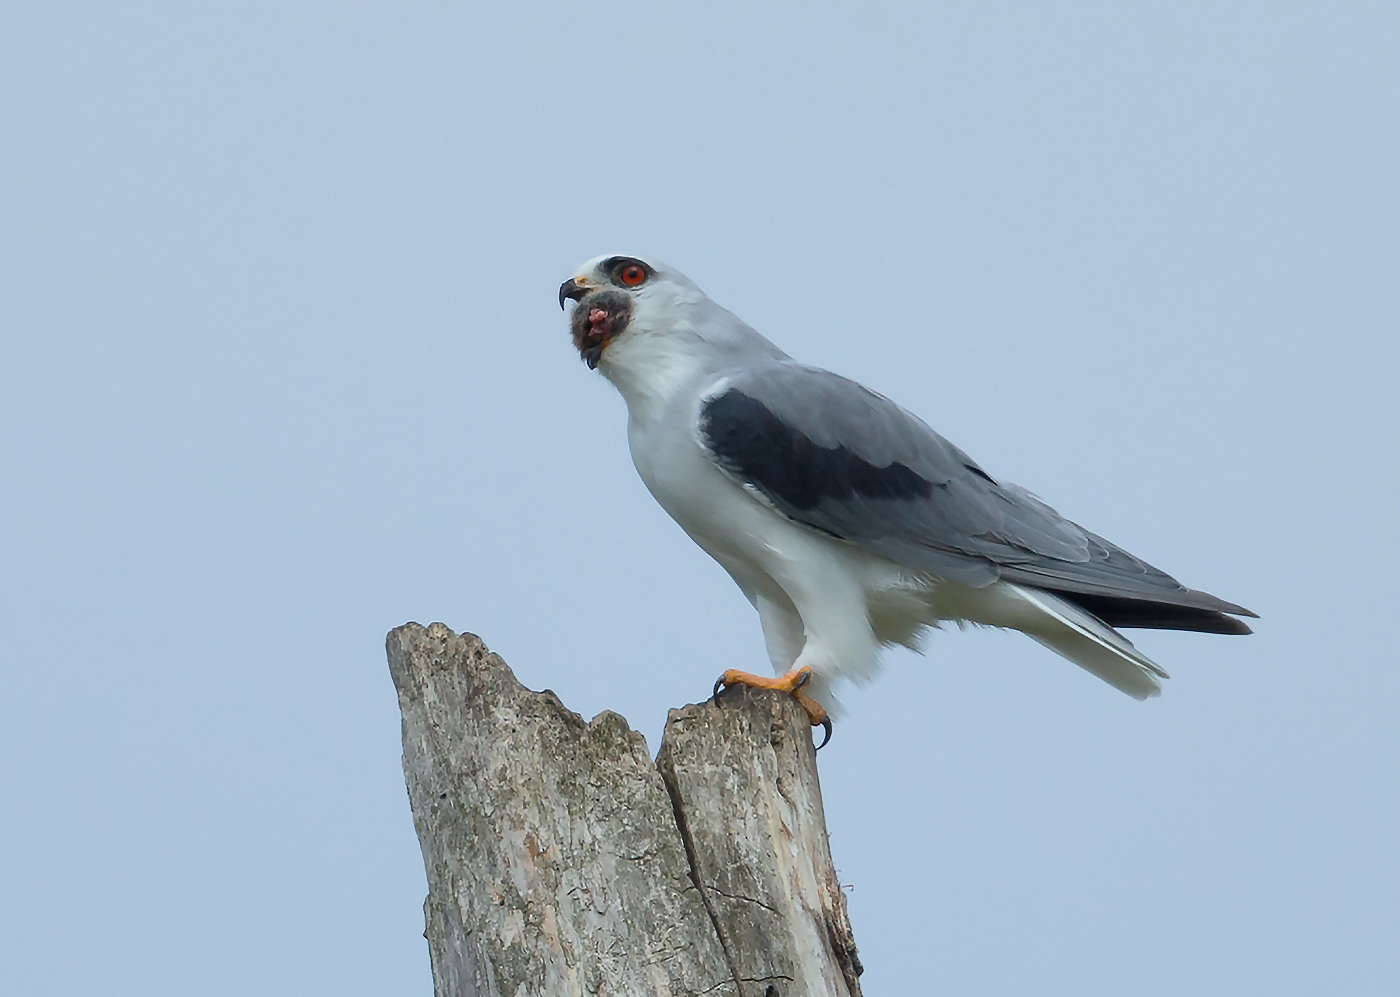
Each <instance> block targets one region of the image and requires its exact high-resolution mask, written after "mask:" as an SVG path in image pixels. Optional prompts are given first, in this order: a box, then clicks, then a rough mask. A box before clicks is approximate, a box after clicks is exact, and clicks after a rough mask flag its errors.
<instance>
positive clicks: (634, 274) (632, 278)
mask: <svg viewBox="0 0 1400 997" xmlns="http://www.w3.org/2000/svg"><path fill="white" fill-rule="evenodd" d="M617 277H618V280H620V281H622V283H624V284H626V285H627V286H628V287H636V286H637V285H638V284H640V283H641V282H642V281H644V280H646V279H647V272H646V268H645V267H642V266H639V265H637V264H636V263H629V264H627V265H626V266H625V267H623V268H622V272H621V273H619V274H618V275H617Z"/></svg>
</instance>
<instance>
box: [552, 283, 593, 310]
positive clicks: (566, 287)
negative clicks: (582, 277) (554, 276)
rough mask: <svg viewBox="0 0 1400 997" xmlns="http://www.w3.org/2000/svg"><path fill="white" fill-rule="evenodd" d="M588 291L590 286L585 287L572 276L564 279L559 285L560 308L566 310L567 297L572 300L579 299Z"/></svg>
mask: <svg viewBox="0 0 1400 997" xmlns="http://www.w3.org/2000/svg"><path fill="white" fill-rule="evenodd" d="M587 293H588V288H586V287H584V286H583V285H582V284H580V283H579V282H578V281H577V280H575V279H574V278H572V277H570V278H569V279H568V280H566V281H564V283H562V284H560V285H559V310H560V311H563V310H564V300H565V299H566V298H567V299H569V300H571V301H577V300H578V299H579V298H581V297H583V296H584V295H585V294H587Z"/></svg>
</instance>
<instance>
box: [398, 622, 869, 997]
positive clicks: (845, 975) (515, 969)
mask: <svg viewBox="0 0 1400 997" xmlns="http://www.w3.org/2000/svg"><path fill="white" fill-rule="evenodd" d="M388 652H389V667H390V671H391V673H392V674H393V677H394V684H395V686H396V688H397V689H398V693H399V705H400V709H401V710H402V713H403V746H404V773H405V776H406V779H407V782H408V793H409V802H410V804H411V806H412V809H413V817H414V825H415V827H416V828H417V831H418V838H419V842H420V844H421V845H422V849H423V860H424V865H425V866H426V868H427V873H428V898H427V900H426V902H425V904H424V914H425V917H426V921H427V931H426V932H425V934H426V937H427V939H428V948H429V954H430V957H431V960H432V967H433V980H434V989H435V993H436V995H437V997H467V995H473V997H474V995H483V997H486V995H490V997H534V995H540V997H543V995H550V997H554V995H564V994H568V995H579V997H582V995H597V994H606V995H618V997H622V995H628V997H630V995H638V997H653V995H654V997H684V995H697V997H698V995H701V994H706V995H716V997H750V995H753V997H799V995H808V994H811V995H826V994H833V995H835V994H840V995H847V994H849V995H859V992H860V991H859V986H858V984H857V983H856V974H857V973H858V972H859V962H858V961H857V960H856V957H855V948H854V944H853V942H852V941H851V936H850V925H849V923H848V922H847V920H846V913H845V902H844V899H845V898H844V895H843V894H842V892H841V890H840V886H839V884H838V883H837V881H836V877H835V873H834V871H833V870H832V868H831V858H830V853H829V850H828V847H827V841H826V829H825V821H824V818H823V815H822V809H821V795H820V790H819V788H818V785H817V774H816V766H815V762H814V758H813V751H812V747H811V741H810V736H809V734H808V729H807V726H806V723H805V718H804V717H803V716H802V714H801V712H800V711H799V710H797V709H796V707H795V705H794V704H792V702H791V700H790V699H789V698H788V697H785V696H780V695H775V694H772V693H766V692H749V691H747V690H741V691H736V692H735V693H733V694H726V695H725V696H723V697H722V699H723V700H724V702H723V703H722V704H719V705H716V704H714V703H710V704H706V705H701V706H690V707H686V708H685V709H683V710H674V711H672V714H671V718H670V721H669V722H668V724H667V731H666V734H665V736H664V737H663V741H662V757H661V759H660V761H659V763H654V762H653V761H652V760H651V757H650V755H649V753H648V751H647V746H646V741H645V739H644V738H643V737H642V736H641V735H640V734H638V733H636V732H634V731H632V730H630V729H629V728H628V726H627V723H626V721H625V720H624V719H623V718H622V717H619V716H617V715H616V714H614V713H602V714H600V715H599V716H598V717H596V718H595V719H594V720H593V721H592V722H591V723H585V722H584V720H583V719H582V718H581V717H579V716H578V715H577V714H575V713H573V712H571V711H569V710H568V709H566V708H565V707H564V706H563V705H562V704H561V703H560V702H559V700H558V698H557V697H555V695H554V694H553V693H552V692H549V691H545V692H541V693H536V692H530V691H529V690H527V689H525V688H524V687H523V686H521V685H520V683H519V682H517V681H516V680H515V677H514V675H513V674H511V671H510V669H509V668H508V667H507V666H506V664H505V662H503V661H502V660H501V659H500V658H499V657H497V656H496V655H494V654H492V653H491V652H490V651H488V650H487V648H486V647H485V645H484V644H483V643H482V642H481V641H480V639H479V638H477V637H475V636H473V635H471V634H463V635H461V636H458V635H457V634H454V633H453V632H452V631H451V630H450V629H448V628H447V627H445V626H443V625H442V624H440V623H434V624H433V625H432V626H430V627H422V626H419V625H418V624H414V623H410V624H407V625H405V626H403V627H399V628H398V629H396V630H394V631H393V632H391V633H390V634H389V638H388Z"/></svg>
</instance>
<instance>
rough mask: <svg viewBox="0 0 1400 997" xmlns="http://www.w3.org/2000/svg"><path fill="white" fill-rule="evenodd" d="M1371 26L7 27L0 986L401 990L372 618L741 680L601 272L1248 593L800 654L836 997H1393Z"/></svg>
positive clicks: (1388, 299) (0, 235)
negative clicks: (650, 469) (848, 944)
mask: <svg viewBox="0 0 1400 997" xmlns="http://www.w3.org/2000/svg"><path fill="white" fill-rule="evenodd" d="M974 6H975V8H976V9H975V10H969V9H968V8H969V7H974ZM1397 10H1400V8H1397V7H1396V6H1395V5H1394V4H1387V3H1373V4H1346V3H1326V4H1322V3H1315V4H1283V3H1256V4H1232V5H1219V4H1178V3H1171V4H1168V3H1160V4H1135V5H1123V4H1110V3H1100V4H1077V5H1053V6H1052V5H1045V4H1022V5H997V4H977V5H968V4H944V5H919V7H918V8H917V10H916V8H915V6H914V5H912V4H911V5H906V6H905V7H903V8H887V9H886V10H884V11H883V12H871V11H870V10H868V9H864V8H862V7H859V6H856V5H850V6H834V5H824V4H823V5H818V4H801V5H798V4H787V5H783V4H773V5H762V6H760V5H745V6H739V5H733V6H717V5H659V4H632V3H613V4H594V5H575V6H565V5H557V6H529V7H527V6H522V5H491V6H490V7H487V6H485V5H483V6H482V7H481V8H480V9H475V8H473V7H472V6H470V5H466V4H462V3H455V4H450V3H396V4H387V3H385V4H362V3H356V4H348V3H335V4H333V3H319V4H309V3H276V4H271V3H249V2H240V3H220V4H214V3H200V4H188V3H168V4H154V3H127V4H105V5H104V4H62V3H43V4H27V5H21V4H11V5H9V6H7V7H6V8H5V10H4V11H3V13H0V115H3V117H0V336H2V337H3V346H2V347H0V461H3V465H2V466H3V469H4V471H3V476H0V511H2V512H3V515H4V519H3V522H4V524H5V525H4V529H3V532H0V537H3V544H4V548H3V561H0V585H3V590H0V626H3V632H4V633H5V634H6V642H5V645H6V646H5V652H4V657H3V665H0V991H3V992H4V993H6V994H24V995H70V994H71V995H78V994H82V995H92V994H121V995H125V994H132V995H137V994H139V995H142V997H150V995H165V994H171V995H174V994H181V995H183V994H188V993H191V992H197V993H200V994H208V995H246V994H253V993H256V994H266V995H281V994H286V995H302V994H307V993H335V994H345V995H354V994H367V995H368V994H375V995H378V994H390V993H392V994H428V993H430V981H429V975H428V959H427V952H426V948H425V945H424V943H423V940H422V938H421V937H420V933H421V931H422V913H421V908H420V904H421V901H422V898H423V894H424V891H425V883H424V878H423V871H422V864H421V860H420V857H419V853H418V846H417V842H416V840H415V838H414V835H413V828H412V824H411V821H410V817H409V812H408V806H407V801H406V798H405V795H404V791H403V786H402V778H401V773H400V771H399V743H398V735H399V732H398V714H397V707H396V703H395V700H394V695H393V689H392V686H391V684H390V681H389V676H388V672H387V669H386V667H385V663H384V656H383V636H384V633H385V631H387V630H388V629H389V628H391V627H393V626H395V625H397V624H400V623H402V622H405V621H407V620H418V621H421V622H424V623H427V622H429V621H432V620H442V621H443V622H446V623H448V624H449V625H451V626H453V627H454V628H456V629H459V630H471V631H473V632H476V633H479V634H480V635H482V637H484V638H485V639H486V641H487V642H488V643H489V644H490V645H491V646H492V647H493V648H495V649H496V650H499V651H500V652H501V653H502V654H503V655H504V656H505V657H506V659H507V660H508V661H509V662H510V664H511V665H512V666H513V667H514V668H515V670H516V672H517V674H518V675H519V676H520V677H521V679H522V680H523V681H525V682H526V683H528V684H530V685H531V686H533V687H535V688H541V687H546V686H547V687H550V688H553V689H555V690H556V691H557V692H558V693H559V694H560V696H561V697H562V698H563V700H564V701H565V702H566V703H567V704H568V705H570V706H571V707H572V708H574V709H576V710H578V711H579V712H581V713H583V714H584V715H586V716H591V715H593V714H594V713H596V712H598V711H599V710H602V709H605V708H610V709H615V710H617V711H619V712H621V713H623V714H624V715H626V716H627V717H628V718H629V719H630V720H631V721H632V722H633V724H634V725H636V726H637V727H638V728H640V729H641V730H643V731H644V732H645V733H646V735H647V737H648V740H649V741H650V743H651V744H652V746H653V748H654V747H655V745H656V743H657V737H658V735H659V732H660V729H661V725H662V723H663V721H664V718H665V711H666V709H667V707H669V706H673V705H678V704H681V703H685V702H689V701H693V700H696V699H699V698H702V697H703V696H704V695H706V693H707V691H708V689H709V686H710V683H711V682H712V681H713V679H714V677H715V676H716V674H718V672H720V671H721V670H722V669H723V668H725V667H730V666H738V667H751V668H752V667H762V666H763V665H764V663H765V659H764V655H763V649H762V641H761V639H760V636H759V631H758V625H757V621H756V619H755V617H754V614H753V612H752V610H751V609H750V608H749V607H748V605H747V604H746V603H745V602H744V600H743V598H742V597H741V596H740V594H739V592H738V591H737V589H735V588H734V586H733V585H732V583H730V581H729V580H728V578H727V577H726V576H725V575H724V574H723V572H722V571H721V570H720V569H719V568H718V567H717V566H715V565H714V564H713V563H711V562H710V561H709V559H708V558H706V557H705V556H704V555H703V554H702V553H700V551H699V550H698V549H696V548H695V547H693V545H692V544H691V543H690V541H689V540H687V539H686V537H685V536H684V535H683V534H682V533H681V532H680V531H679V529H678V528H677V527H675V526H674V525H673V524H672V523H671V522H670V521H669V520H668V519H667V518H666V516H665V514H664V513H662V512H661V510H660V509H659V508H657V507H656V506H655V504H654V503H653V502H652V500H651V499H650V497H649V496H648V495H647V494H646V492H645V490H644V488H643V487H642V485H641V484H640V482H639V481H638V480H637V478H636V475H635V473H634V471H633V470H632V467H631V463H630V460H629V458H628V456H627V452H626V445H625V440H624V432H623V429H624V409H623V406H622V402H621V401H620V399H619V398H617V397H616V395H615V393H614V392H613V391H612V389H611V388H610V387H609V386H608V385H607V384H606V382H604V381H602V380H601V378H599V377H598V376H597V375H596V374H595V373H592V372H590V371H588V370H587V369H586V368H585V367H584V366H583V364H581V363H580V362H579V360H578V357H577V355H576V354H575V353H574V352H573V350H572V348H571V346H570V343H569V339H568V335H567V330H566V325H565V321H564V319H563V317H562V316H561V315H560V313H559V310H558V306H557V304H556V300H555V293H556V289H557V288H558V285H559V282H560V281H561V280H563V279H564V278H565V277H567V276H569V275H570V274H571V273H572V272H573V268H574V267H575V265H576V264H577V263H579V262H581V261H582V260H584V259H587V258H589V257H592V256H594V255H597V254H599V253H636V254H653V255H655V256H657V257H659V258H661V259H664V260H667V261H668V262H670V263H671V264H673V265H675V266H677V267H678V268H680V269H681V270H683V271H684V272H686V273H688V274H689V275H690V276H691V277H692V278H694V279H695V280H696V281H697V282H698V283H700V285H701V286H702V287H704V288H706V289H707V290H708V291H709V292H710V293H711V294H712V295H713V296H714V297H715V298H716V299H718V300H719V301H720V302H722V303H723V304H725V305H727V306H728V307H730V308H732V309H733V310H735V311H737V312H738V313H739V314H740V315H741V316H743V317H744V318H746V319H747V320H748V321H750V322H751V323H752V324H754V325H755V326H756V327H757V328H759V329H760V330H761V331H763V332H764V333H765V334H767V335H768V336H769V337H770V338H772V339H774V340H775V341H777V342H778V343H779V344H780V345H781V346H782V347H783V348H784V349H786V350H788V351H789V352H790V353H792V354H794V355H795V356H798V357H799V358H801V359H803V360H805V361H808V362H811V363H815V364H819V365H822V366H826V367H830V368H832V369H835V370H838V371H841V372H842V373H845V374H848V375H850V376H853V377H856V378H858V379H860V380H862V381H864V382H865V383H867V384H868V385H870V386H871V387H873V388H875V389H876V390H879V391H881V392H883V393H885V394H888V395H890V396H892V397H893V398H895V399H897V400H898V401H900V402H901V403H903V404H904V405H906V406H907V407H909V408H911V409H912V410H913V411H915V412H916V413H918V414H919V415H920V416H922V417H923V418H924V419H926V420H927V421H928V422H930V423H931V424H932V425H933V426H934V427H935V428H937V429H939V430H940V431H941V432H943V433H944V434H945V435H946V436H948V437H949V438H951V439H952V440H953V441H954V442H956V443H958V444H959V445H960V446H962V447H963V448H964V449H966V450H967V451H969V452H970V453H971V454H972V455H973V456H974V457H976V458H977V459H978V460H979V461H980V462H981V463H982V464H983V465H984V466H986V467H987V468H988V470H989V471H991V472H992V473H993V474H996V475H998V476H1005V477H1007V478H1009V479H1010V480H1013V481H1016V482H1019V483H1021V484H1024V485H1026V486H1027V487H1030V488H1032V489H1034V490H1035V491H1037V492H1038V493H1040V494H1041V495H1042V496H1044V497H1045V498H1046V499H1047V500H1048V501H1050V502H1051V503H1052V504H1054V505H1055V506H1057V507H1058V508H1059V509H1060V510H1061V511H1062V512H1064V513H1065V514H1066V515H1069V516H1071V517H1072V518H1074V519H1076V520H1078V521H1080V522H1082V523H1084V524H1085V525H1086V526H1088V527H1089V528H1091V529H1093V530H1095V531H1096V532H1099V533H1102V534H1104V535H1105V536H1107V537H1109V538H1111V539H1112V540H1114V541H1116V542H1118V543H1120V544H1122V545H1124V546H1126V547H1127V548H1128V549H1130V550H1132V551H1134V552H1135V553H1138V554H1140V555H1141V556H1143V557H1145V558H1147V559H1149V560H1151V561H1153V562H1154V563H1156V564H1158V565H1160V566H1161V567H1163V568H1164V569H1166V570H1168V571H1171V572H1173V573H1174V574H1176V575H1177V576H1179V577H1180V578H1182V579H1183V580H1184V581H1185V582H1187V583H1188V584H1190V585H1193V586H1195V587H1200V588H1204V589H1207V590H1209V591H1211V592H1215V593H1217V594H1219V595H1221V596H1223V597H1225V598H1227V599H1231V600H1234V601H1238V602H1240V603H1242V604H1244V605H1247V606H1249V607H1251V608H1252V609H1255V610H1256V611H1258V612H1259V613H1260V614H1261V615H1262V617H1263V619H1262V620H1261V621H1260V623H1259V626H1258V628H1257V629H1258V633H1257V634H1256V635H1255V636H1253V637H1249V638H1236V639H1232V638H1223V637H1209V636H1202V635H1191V634H1160V633H1142V634H1140V636H1139V638H1138V639H1139V643H1140V644H1141V645H1142V646H1143V647H1144V648H1145V649H1146V650H1147V651H1148V653H1149V654H1151V655H1153V656H1154V657H1155V658H1157V659H1158V660H1159V661H1161V662H1162V663H1163V664H1164V665H1165V666H1166V667H1167V668H1168V669H1169V670H1170V671H1171V672H1172V674H1173V676H1174V677H1173V679H1172V680H1171V681H1170V682H1169V683H1168V684H1167V688H1166V691H1165V693H1164V695H1163V696H1162V697H1161V699H1159V700H1156V701H1153V702H1149V703H1137V702H1134V701H1132V700H1130V699H1128V698H1127V697H1124V696H1122V695H1120V694H1118V693H1116V692H1114V691H1113V690H1112V689H1110V688H1108V687H1107V686H1105V685H1103V684H1102V683H1099V682H1097V681H1096V680H1094V679H1093V678H1091V677H1090V676H1088V675H1087V674H1085V673H1083V672H1081V671H1079V670H1078V669H1076V668H1074V667H1073V666H1072V665H1070V664H1068V663H1066V662H1064V661H1061V660H1060V659H1058V658H1056V657H1055V656H1054V655H1052V654H1051V653H1050V652H1048V651H1046V650H1044V649H1042V648H1040V647H1039V646H1038V645H1035V644H1034V643H1032V642H1030V641H1028V640H1026V639H1025V638H1023V637H1020V636H1019V635H1015V634H1000V633H988V632H978V633H957V632H951V633H947V634H940V635H936V636H935V638H934V639H933V640H932V641H931V642H930V645H929V650H928V654H927V656H926V657H924V658H918V657H915V656H913V655H911V654H907V653H901V654H895V655H891V656H890V658H889V661H888V665H887V667H886V669H885V671H884V674H883V675H882V677H881V678H880V680H879V681H878V682H877V683H876V684H874V685H872V686H870V687H868V688H866V689H863V690H858V691H856V692H854V693H852V694H850V695H848V696H847V701H848V704H849V707H850V715H849V717H848V718H847V719H846V720H845V721H844V722H843V723H842V724H841V725H840V726H839V727H838V728H837V731H836V736H835V739H834V741H833V744H832V746H831V747H830V749H829V750H826V751H823V752H822V755H821V756H820V760H821V771H822V776H823V780H824V787H825V792H826V803H827V812H828V816H829V820H830V827H831V831H832V846H833V851H834V853H835V857H836V862H837V865H838V866H839V867H840V870H841V874H842V878H843V881H844V882H847V883H849V884H851V893H850V899H851V913H852V920H853V922H854V925H855V929H856V934H857V939H858V941H859V943H860V947H861V952H862V955H863V957H864V961H865V964H866V966H867V967H868V972H867V975H866V986H867V992H868V993H869V994H871V995H872V997H874V995H877V994H915V993H950V994H960V995H1024V994H1031V993H1033V994H1038V995H1040V994H1053V995H1061V994H1063V995H1074V997H1088V995H1121V994H1126V993H1131V994H1134V995H1162V997H1167V995H1171V997H1178V995H1181V994H1185V993H1190V994H1193V995H1194V994H1200V995H1214V994H1218V995H1231V997H1235V995H1241V994H1256V993H1257V994H1269V995H1278V994H1348V995H1360V994H1377V995H1379V994H1393V993H1396V992H1400V946H1397V945H1396V936H1397V927H1398V926H1400V899H1397V897H1400V858H1397V848H1396V842H1397V841H1400V804H1397V789H1398V788H1400V785H1397V783H1400V779H1397V767H1398V766H1397V753H1398V751H1400V734H1398V733H1397V726H1396V720H1395V717H1396V714H1397V706H1400V669H1397V667H1396V665H1397V654H1396V651H1395V645H1394V641H1393V638H1392V620H1393V618H1394V617H1395V615H1396V610H1395V606H1396V602H1397V598H1396V597H1397V592H1396V588H1397V586H1396V584H1395V582H1394V580H1393V574H1394V565H1395V564H1396V562H1397V557H1400V543H1398V542H1397V540H1400V538H1397V529H1396V525H1395V524H1396V515H1395V508H1396V504H1397V498H1398V497H1400V496H1398V495H1397V492H1400V489H1398V488H1397V482H1398V480H1400V475H1397V457H1396V454H1397V441H1396V435H1397V433H1396V429H1397V426H1400V411H1397V409H1400V405H1397V400H1396V388H1395V384H1396V373H1397V368H1400V363H1397V359H1398V357H1397V348H1396V345H1395V334H1396V316H1397V314H1400V279H1397V274H1400V240H1398V239H1397V232H1400V211H1397V207H1400V197H1398V196H1397V186H1398V185H1397V177H1400V121H1398V120H1397V110H1398V105H1400V68H1397V67H1400V63H1397V60H1396V57H1395V53H1396V51H1397V45H1400V14H1397Z"/></svg>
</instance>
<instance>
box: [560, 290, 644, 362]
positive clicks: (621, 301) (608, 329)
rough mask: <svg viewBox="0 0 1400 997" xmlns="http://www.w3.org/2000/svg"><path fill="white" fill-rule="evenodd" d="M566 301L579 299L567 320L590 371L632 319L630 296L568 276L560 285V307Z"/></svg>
mask: <svg viewBox="0 0 1400 997" xmlns="http://www.w3.org/2000/svg"><path fill="white" fill-rule="evenodd" d="M566 300H570V301H576V302H578V307H576V308H575V309H574V314H573V315H572V316H571V317H570V319H569V327H570V330H571V331H572V332H573V336H574V346H576V347H577V348H578V352H579V356H581V357H582V358H583V362H584V363H586V364H588V368H589V370H596V369H597V367H598V361H599V360H600V359H601V358H602V356H603V348H604V347H605V346H607V345H608V343H609V342H611V341H612V339H613V338H615V337H616V336H618V335H620V334H621V333H622V330H624V329H626V328H627V323H628V321H630V320H631V318H632V299H631V297H629V296H628V295H626V294H624V293H622V292H621V291H618V290H615V289H613V288H610V287H600V288H591V287H588V286H586V285H585V284H581V283H579V281H578V278H576V277H570V278H569V279H568V280H566V281H564V283H563V284H562V285H560V287H559V307H560V308H563V307H564V302H565V301H566Z"/></svg>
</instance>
